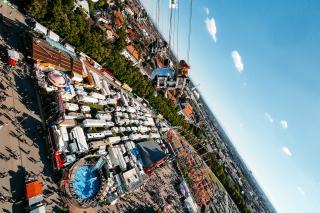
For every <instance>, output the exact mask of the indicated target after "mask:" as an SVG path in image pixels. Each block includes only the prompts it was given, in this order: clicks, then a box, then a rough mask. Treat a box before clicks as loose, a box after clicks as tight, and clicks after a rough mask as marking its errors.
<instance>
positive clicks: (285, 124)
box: [280, 120, 288, 129]
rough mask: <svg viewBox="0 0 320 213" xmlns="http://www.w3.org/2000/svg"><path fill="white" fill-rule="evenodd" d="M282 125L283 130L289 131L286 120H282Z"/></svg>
mask: <svg viewBox="0 0 320 213" xmlns="http://www.w3.org/2000/svg"><path fill="white" fill-rule="evenodd" d="M280 125H281V127H282V128H284V129H287V128H288V122H287V121H286V120H281V121H280Z"/></svg>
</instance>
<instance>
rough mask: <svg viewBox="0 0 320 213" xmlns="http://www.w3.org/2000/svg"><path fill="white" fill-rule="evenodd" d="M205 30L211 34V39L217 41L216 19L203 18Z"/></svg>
mask: <svg viewBox="0 0 320 213" xmlns="http://www.w3.org/2000/svg"><path fill="white" fill-rule="evenodd" d="M205 23H206V27H207V30H208V32H209V34H210V35H211V37H212V39H213V41H214V42H217V37H216V34H217V26H216V21H215V20H214V18H206V20H205Z"/></svg>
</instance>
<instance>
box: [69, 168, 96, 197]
mask: <svg viewBox="0 0 320 213" xmlns="http://www.w3.org/2000/svg"><path fill="white" fill-rule="evenodd" d="M72 184H73V188H74V190H75V193H76V194H77V195H78V196H79V197H80V198H82V199H90V198H93V197H94V196H95V195H96V194H97V193H98V191H99V189H100V186H101V179H100V176H99V174H98V172H97V170H95V171H93V166H82V167H80V168H79V169H78V170H77V171H76V173H75V177H74V179H73V180H72Z"/></svg>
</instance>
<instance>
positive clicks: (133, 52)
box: [127, 45, 139, 60]
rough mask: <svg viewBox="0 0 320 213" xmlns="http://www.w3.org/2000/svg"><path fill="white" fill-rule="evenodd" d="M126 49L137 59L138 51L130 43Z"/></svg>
mask: <svg viewBox="0 0 320 213" xmlns="http://www.w3.org/2000/svg"><path fill="white" fill-rule="evenodd" d="M127 50H128V51H129V52H130V54H131V55H132V56H133V57H134V58H135V59H136V60H139V53H138V51H137V50H136V49H135V48H134V47H133V46H132V45H128V46H127Z"/></svg>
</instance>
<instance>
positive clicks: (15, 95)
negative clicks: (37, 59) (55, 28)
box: [0, 8, 62, 212]
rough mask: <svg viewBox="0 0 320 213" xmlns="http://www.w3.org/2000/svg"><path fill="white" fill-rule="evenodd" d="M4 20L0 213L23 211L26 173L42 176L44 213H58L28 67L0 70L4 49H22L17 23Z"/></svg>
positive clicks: (3, 54)
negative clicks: (0, 195)
mask: <svg viewBox="0 0 320 213" xmlns="http://www.w3.org/2000/svg"><path fill="white" fill-rule="evenodd" d="M2 9H3V8H2ZM12 17H14V15H12ZM17 17H18V16H17ZM5 21H9V22H7V23H6V24H3V23H0V70H1V71H0V87H1V88H0V91H1V95H2V96H3V97H4V99H3V100H2V101H1V103H0V104H2V105H1V106H2V108H1V109H0V113H1V115H0V121H1V123H3V126H2V127H1V128H0V172H1V174H3V176H4V177H2V178H1V177H0V193H1V194H2V196H3V197H4V200H7V201H4V202H3V203H1V207H0V212H24V208H25V206H24V175H25V173H26V172H31V173H34V174H37V175H39V176H40V177H42V179H43V183H44V195H45V203H46V204H47V205H46V209H47V212H59V209H60V208H59V207H60V206H62V204H61V201H60V200H59V196H58V194H57V186H56V184H55V183H54V182H53V181H52V179H53V172H52V171H53V170H52V167H51V160H50V159H49V158H48V157H49V153H48V152H47V147H46V140H45V137H46V136H45V135H43V134H42V133H41V132H40V131H39V129H38V127H40V126H41V118H40V116H39V105H38V103H37V98H36V93H35V90H34V88H33V83H32V79H31V78H30V74H29V73H28V70H29V67H28V66H27V65H26V64H25V63H21V64H20V65H19V66H18V68H17V69H16V70H12V71H9V72H8V73H6V71H5V70H6V69H4V66H5V64H6V49H7V48H14V49H16V50H18V51H19V50H20V49H23V48H24V44H23V41H22V39H23V38H22V37H20V36H21V35H22V33H21V32H22V31H21V27H19V26H20V23H17V22H14V21H13V22H10V20H5ZM11 21H12V20H11ZM21 56H22V54H21ZM0 176H1V175H0Z"/></svg>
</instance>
